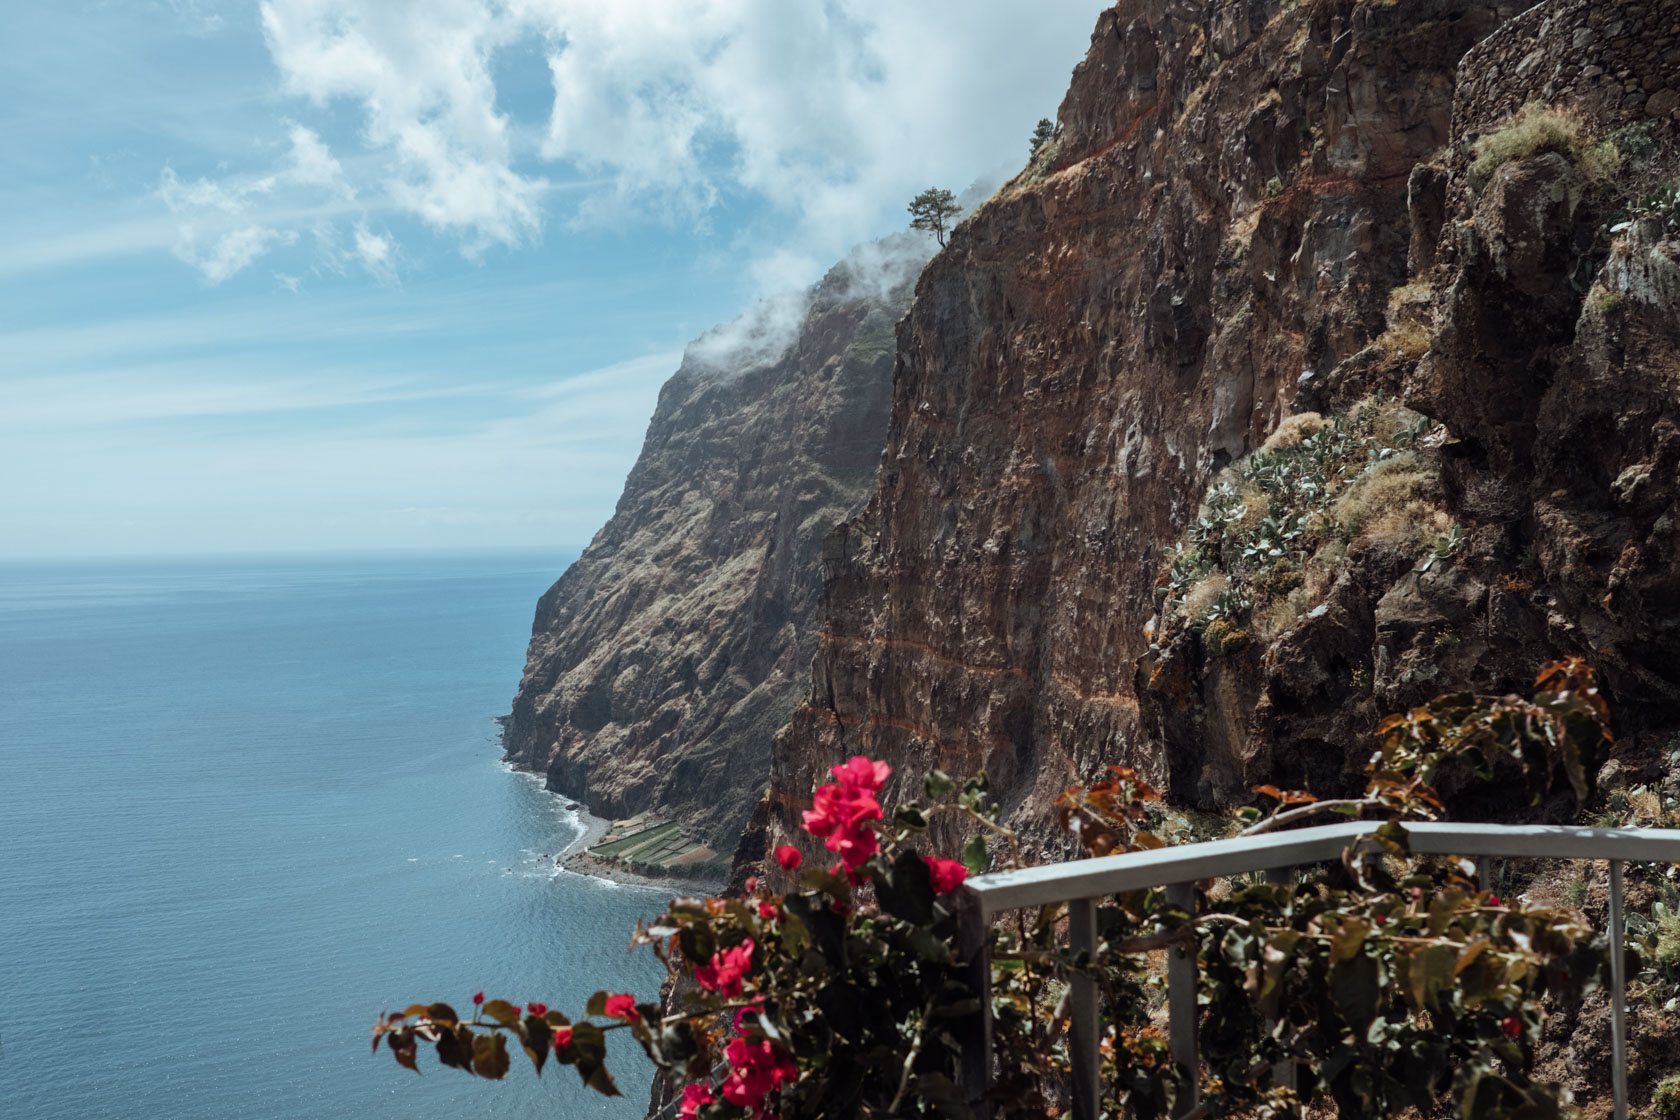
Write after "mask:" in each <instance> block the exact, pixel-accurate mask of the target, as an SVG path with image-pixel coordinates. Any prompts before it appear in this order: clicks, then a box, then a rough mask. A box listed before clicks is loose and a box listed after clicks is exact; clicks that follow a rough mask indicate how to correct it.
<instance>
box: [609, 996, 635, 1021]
mask: <svg viewBox="0 0 1680 1120" xmlns="http://www.w3.org/2000/svg"><path fill="white" fill-rule="evenodd" d="M606 1013H607V1015H608V1016H610V1017H611V1018H614V1019H623V1020H624V1021H625V1022H627V1023H634V1022H635V1021H636V997H635V996H632V995H622V996H608V997H607V1012H606Z"/></svg>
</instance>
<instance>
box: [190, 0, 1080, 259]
mask: <svg viewBox="0 0 1680 1120" xmlns="http://www.w3.org/2000/svg"><path fill="white" fill-rule="evenodd" d="M1102 6H1103V5H1102V4H1101V3H1099V2H1097V0H1042V2H1040V3H1038V4H1035V5H1033V6H1032V8H1031V9H1030V11H1027V10H1023V9H1022V8H1021V6H1020V5H1019V4H1015V3H1006V2H1003V0H961V2H959V0H922V2H920V3H917V4H904V3H902V0H687V2H684V3H671V2H670V0H612V2H611V3H602V2H601V0H428V2H427V3H425V4H391V3H390V2H389V0H264V2H263V3H262V4H261V5H260V17H261V28H262V34H263V36H264V39H265V42H266V44H267V48H268V53H269V55H270V57H271V59H272V61H273V64H274V66H275V68H276V71H277V73H278V76H279V85H280V90H281V92H282V93H283V94H284V95H285V96H287V97H289V98H291V99H292V103H291V104H289V105H288V106H287V107H286V108H287V112H288V113H290V114H291V115H292V116H293V117H296V118H300V119H303V120H305V121H306V124H305V125H299V124H295V123H291V122H287V123H285V124H283V125H282V126H281V127H282V128H285V129H287V130H288V132H289V140H290V150H289V152H288V154H287V156H286V157H285V159H284V160H283V166H281V167H280V168H277V169H275V170H272V171H265V172H262V173H259V174H253V175H245V176H237V175H235V176H231V177H225V178H221V179H214V180H212V179H196V180H193V181H192V182H186V181H183V180H181V179H179V178H177V177H176V176H175V175H174V173H173V172H166V173H165V178H164V180H163V183H162V185H161V188H160V189H161V193H162V195H163V197H164V199H165V201H166V202H168V204H169V206H170V208H171V210H172V211H173V212H174V213H175V214H176V216H177V219H178V220H179V222H180V224H181V228H182V234H181V238H180V241H179V244H178V247H177V252H178V255H180V256H181V257H182V259H184V260H187V261H188V262H189V263H192V264H193V265H194V266H195V267H197V268H199V269H200V270H201V271H202V272H203V273H204V275H205V278H206V279H207V280H209V281H210V282H212V283H218V282H221V281H223V280H225V279H227V278H228V277H230V276H232V275H234V274H236V273H237V272H239V271H241V270H242V269H244V268H246V267H249V266H250V265H251V264H252V263H254V262H255V261H256V260H257V259H259V258H260V257H262V256H263V255H264V254H265V253H266V252H267V251H269V250H270V249H272V248H273V247H275V246H276V245H279V244H282V243H285V241H286V240H287V238H296V237H299V236H303V235H305V234H310V233H314V234H315V235H316V239H317V240H318V241H319V242H320V243H321V244H322V245H326V244H328V243H329V242H331V241H333V240H335V239H336V240H337V241H339V242H343V243H346V244H351V243H353V244H354V246H355V247H354V249H353V250H350V251H349V252H350V253H351V254H352V255H353V256H355V257H356V258H357V259H359V262H360V263H361V265H362V266H364V267H366V268H367V269H368V270H369V271H370V272H372V273H374V274H375V275H379V274H380V272H379V270H380V269H384V270H385V276H386V277H387V278H388V277H389V275H390V270H391V269H392V268H393V267H394V264H393V262H394V261H396V260H399V259H400V253H399V252H398V250H399V248H400V246H398V245H396V244H394V243H392V241H391V239H390V237H391V235H390V234H389V233H388V232H382V233H378V234H371V236H376V237H378V238H380V239H381V240H382V241H383V242H384V244H385V253H384V254H383V255H381V254H379V253H377V252H372V253H370V252H368V251H366V250H367V249H368V246H369V245H370V244H371V243H369V242H367V241H366V240H365V239H364V238H362V237H360V236H356V235H354V234H352V233H349V232H347V231H343V230H341V231H339V232H338V233H337V234H336V235H334V237H331V238H329V237H327V236H324V235H321V233H320V230H319V228H318V227H319V226H320V224H321V222H322V221H323V220H326V221H331V220H334V219H333V218H332V217H331V214H332V213H334V212H336V213H339V214H344V213H345V212H347V211H348V212H349V216H348V217H341V218H339V219H337V220H340V221H343V222H346V223H351V224H355V223H360V225H361V227H362V228H363V229H366V228H367V227H368V225H369V223H370V222H378V221H382V220H386V219H397V218H401V219H403V220H408V221H412V222H415V223H417V224H418V225H419V226H420V227H423V228H424V229H426V230H428V231H430V232H431V233H432V234H433V235H436V236H439V237H442V238H444V239H446V240H447V241H448V242H449V243H450V244H453V245H455V246H456V247H457V248H458V249H459V250H460V251H461V252H462V253H464V254H466V255H467V256H468V257H478V256H481V255H482V254H484V253H485V252H487V251H489V250H491V249H493V248H510V249H511V248H518V247H520V246H523V245H527V244H530V243H532V242H533V241H535V240H536V239H538V238H539V237H541V236H542V234H543V232H544V229H545V227H554V226H559V227H561V228H576V227H599V226H623V225H626V224H633V223H642V222H649V221H652V222H665V223H675V222H682V223H692V222H697V221H698V222H704V221H706V220H707V219H708V217H709V215H711V214H712V213H713V212H715V211H717V210H718V209H719V208H720V207H727V206H730V205H736V204H744V205H746V206H748V207H749V208H751V207H757V208H759V209H762V210H763V211H764V212H765V213H766V214H767V215H768V217H767V218H766V221H767V222H769V223H770V224H772V225H774V227H775V228H774V231H773V232H769V231H765V232H763V233H762V234H761V236H762V237H764V238H765V239H766V240H767V242H768V241H769V240H774V241H777V242H784V243H786V242H791V244H792V245H793V246H794V250H793V253H792V255H788V254H785V253H784V254H781V255H774V254H770V253H762V254H758V255H759V256H760V257H761V261H760V265H759V272H760V275H759V277H758V279H759V281H760V287H761V289H762V290H765V291H772V290H775V289H776V288H779V287H782V286H785V285H787V284H789V283H790V282H797V283H803V282H807V281H809V280H810V279H811V278H812V276H813V275H814V274H815V269H816V268H818V267H820V265H821V264H822V263H824V262H826V261H830V260H833V259H834V258H835V257H836V256H837V255H839V253H840V252H841V251H842V250H844V248H845V247H846V246H848V245H851V244H855V243H856V242H858V241H860V240H863V239H865V238H867V237H869V236H871V235H874V234H877V233H879V232H881V231H882V230H883V229H886V228H891V226H892V225H893V224H896V223H897V222H898V221H899V220H901V217H902V215H901V211H902V209H903V202H904V200H906V199H908V198H909V197H910V195H911V194H914V193H915V192H916V191H917V190H920V189H922V188H923V187H925V186H927V185H929V184H931V183H942V184H948V185H951V186H953V187H960V186H963V185H965V184H967V183H969V182H971V181H973V180H974V179H976V178H978V177H981V176H984V175H988V174H992V173H995V172H997V171H999V170H1002V169H1012V168H1013V167H1015V166H1018V165H1019V163H1020V162H1021V160H1022V159H1024V157H1025V154H1026V139H1027V135H1028V133H1029V132H1030V129H1031V125H1032V122H1033V121H1035V120H1036V119H1037V118H1038V117H1040V116H1047V115H1050V114H1052V113H1053V112H1054V109H1055V104H1056V101H1057V100H1058V99H1059V97H1060V94H1061V91H1062V89H1063V88H1064V87H1065V85H1066V82H1067V77H1068V73H1069V71H1070V70H1071V68H1072V66H1073V64H1074V62H1076V61H1077V59H1078V57H1079V55H1080V54H1081V52H1082V48H1083V46H1084V44H1085V42H1086V39H1087V36H1088V34H1089V30H1090V27H1091V24H1092V21H1093V19H1094V17H1095V15H1096V13H1097V12H1098V11H1099V10H1100V9H1101V8H1102ZM530 56H535V57H537V58H540V59H541V60H542V63H543V64H544V66H545V68H546V74H545V75H543V78H544V79H545V80H544V82H543V86H544V87H545V88H542V89H540V90H539V91H533V90H532V89H531V88H529V84H528V83H526V84H524V85H521V84H520V83H517V82H514V81H511V80H510V79H509V77H508V66H509V65H511V62H512V61H513V60H517V59H519V58H522V57H530ZM335 114H336V116H335ZM346 116H348V118H349V119H353V120H354V121H355V122H356V126H355V128H354V129H353V130H351V129H343V128H341V129H340V130H339V132H340V134H338V135H334V136H333V138H332V146H333V148H336V149H337V150H329V146H328V142H327V141H326V140H324V139H323V136H326V135H328V134H329V131H330V130H329V129H328V128H327V127H326V126H325V125H324V124H323V125H321V126H319V127H315V128H313V129H312V128H311V127H307V125H308V124H313V123H314V121H315V119H316V118H317V117H319V118H320V119H321V120H322V121H327V120H342V119H345V118H346ZM347 203H353V205H351V206H347V205H346V204H347ZM324 215H325V217H324Z"/></svg>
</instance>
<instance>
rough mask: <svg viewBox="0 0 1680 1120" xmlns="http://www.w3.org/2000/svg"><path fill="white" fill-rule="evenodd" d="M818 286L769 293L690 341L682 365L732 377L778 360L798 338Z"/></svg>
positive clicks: (693, 369)
mask: <svg viewBox="0 0 1680 1120" xmlns="http://www.w3.org/2000/svg"><path fill="white" fill-rule="evenodd" d="M815 295H816V289H815V288H807V289H805V290H803V291H791V292H783V293H781V294H779V295H774V296H767V297H766V298H764V299H762V300H760V301H759V302H758V303H756V304H754V305H753V306H752V307H751V308H749V309H748V310H747V311H746V312H744V313H743V314H741V315H739V316H737V317H736V318H734V319H731V320H730V321H729V322H727V323H719V324H718V325H717V326H715V327H713V328H712V329H711V330H709V331H707V332H706V333H705V334H703V335H701V336H700V337H699V338H697V339H695V340H694V341H693V342H691V343H689V344H688V347H687V349H685V350H684V351H683V368H684V369H686V370H692V371H696V372H698V371H705V372H707V373H711V374H719V375H722V376H725V377H733V376H735V375H738V374H740V373H744V372H746V371H747V370H749V369H756V368H757V367H759V366H762V365H768V364H770V363H771V362H774V361H777V360H779V359H780V358H781V357H782V355H784V354H786V353H787V352H788V347H790V346H792V345H793V342H794V339H796V338H798V337H799V327H800V324H802V323H803V322H804V321H805V313H806V312H807V311H809V310H810V308H811V300H812V298H813V297H814V296H815Z"/></svg>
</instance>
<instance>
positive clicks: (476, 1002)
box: [473, 992, 484, 1007]
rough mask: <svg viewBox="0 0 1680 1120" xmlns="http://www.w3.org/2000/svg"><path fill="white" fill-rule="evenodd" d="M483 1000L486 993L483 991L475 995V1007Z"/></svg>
mask: <svg viewBox="0 0 1680 1120" xmlns="http://www.w3.org/2000/svg"><path fill="white" fill-rule="evenodd" d="M483 1002H484V993H483V992H479V993H478V994H477V995H476V996H474V997H473V1006H474V1007H477V1006H478V1005H479V1004H481V1003H483Z"/></svg>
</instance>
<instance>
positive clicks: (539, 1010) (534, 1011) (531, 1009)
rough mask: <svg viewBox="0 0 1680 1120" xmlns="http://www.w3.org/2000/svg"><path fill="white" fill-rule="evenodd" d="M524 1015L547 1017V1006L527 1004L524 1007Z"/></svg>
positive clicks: (543, 1004)
mask: <svg viewBox="0 0 1680 1120" xmlns="http://www.w3.org/2000/svg"><path fill="white" fill-rule="evenodd" d="M525 1013H526V1014H528V1015H537V1016H542V1015H547V1014H548V1004H546V1003H527V1004H526V1005H525Z"/></svg>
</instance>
